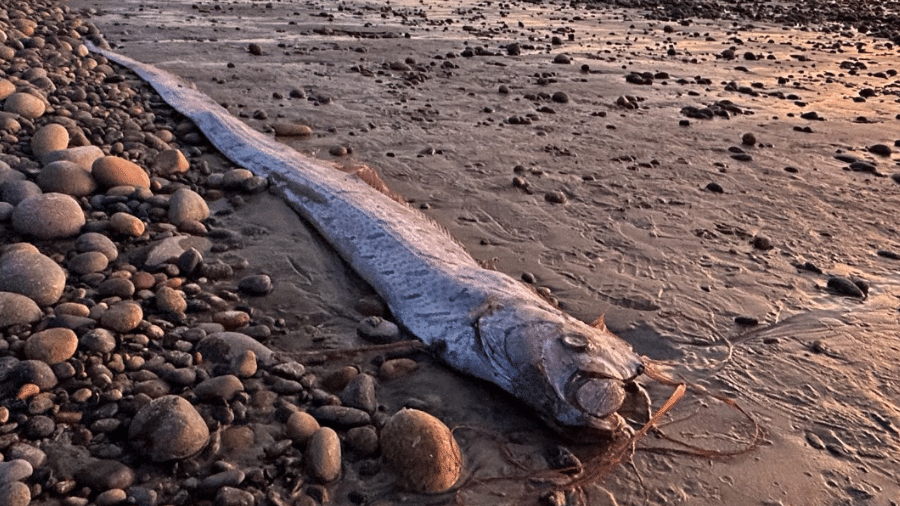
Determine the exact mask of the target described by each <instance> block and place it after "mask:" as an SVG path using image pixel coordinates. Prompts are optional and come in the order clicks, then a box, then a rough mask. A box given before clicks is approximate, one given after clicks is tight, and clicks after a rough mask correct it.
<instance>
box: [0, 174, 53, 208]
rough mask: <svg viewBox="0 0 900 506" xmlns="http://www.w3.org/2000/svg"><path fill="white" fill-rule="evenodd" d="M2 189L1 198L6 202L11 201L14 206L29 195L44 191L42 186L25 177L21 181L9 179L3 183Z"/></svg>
mask: <svg viewBox="0 0 900 506" xmlns="http://www.w3.org/2000/svg"><path fill="white" fill-rule="evenodd" d="M2 190H3V191H2V193H0V199H2V200H3V201H4V202H9V203H10V204H12V205H14V206H17V205H19V202H22V201H23V200H25V199H27V198H28V197H34V196H36V195H40V194H42V193H43V192H42V191H41V187H40V186H38V185H37V184H35V183H33V182H31V181H28V180H24V179H23V180H19V181H9V182H7V183H5V184H4V185H3V188H2Z"/></svg>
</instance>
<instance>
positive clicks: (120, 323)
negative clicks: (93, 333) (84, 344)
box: [100, 300, 144, 332]
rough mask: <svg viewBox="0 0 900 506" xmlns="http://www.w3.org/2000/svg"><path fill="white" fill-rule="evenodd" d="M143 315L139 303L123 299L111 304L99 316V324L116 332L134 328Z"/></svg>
mask: <svg viewBox="0 0 900 506" xmlns="http://www.w3.org/2000/svg"><path fill="white" fill-rule="evenodd" d="M143 317H144V311H143V310H142V309H141V306H140V304H138V303H136V302H132V301H127V300H123V301H120V302H117V303H115V304H113V305H112V306H111V307H110V308H109V309H107V310H106V312H104V313H103V315H102V316H101V317H100V324H101V325H103V326H104V327H106V328H108V329H110V330H114V331H116V332H128V331H130V330H134V329H135V328H136V327H137V326H138V325H139V324H140V323H141V319H142V318H143Z"/></svg>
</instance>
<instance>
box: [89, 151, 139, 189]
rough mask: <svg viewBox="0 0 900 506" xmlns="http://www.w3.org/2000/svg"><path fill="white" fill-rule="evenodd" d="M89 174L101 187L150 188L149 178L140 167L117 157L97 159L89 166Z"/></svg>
mask: <svg viewBox="0 0 900 506" xmlns="http://www.w3.org/2000/svg"><path fill="white" fill-rule="evenodd" d="M91 174H93V175H94V179H96V180H97V182H98V183H100V184H101V185H102V186H105V187H108V188H112V187H114V186H137V187H141V188H150V176H149V175H148V174H147V171H145V170H144V169H142V168H141V167H140V166H138V165H137V164H135V163H134V162H131V161H129V160H126V159H124V158H119V157H118V156H104V157H102V158H98V159H97V160H95V161H94V163H93V165H91Z"/></svg>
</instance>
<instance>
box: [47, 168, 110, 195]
mask: <svg viewBox="0 0 900 506" xmlns="http://www.w3.org/2000/svg"><path fill="white" fill-rule="evenodd" d="M36 180H37V184H38V186H39V187H40V188H41V190H43V191H45V192H57V193H64V194H66V195H71V196H73V197H86V196H88V195H91V194H93V193H94V191H96V190H97V182H96V181H94V176H92V175H91V173H90V172H88V171H86V170H84V169H82V168H81V166H79V165H78V164H76V163H75V162H69V161H66V160H60V161H58V162H53V163H51V164H49V165H47V166H45V167H44V168H43V169H41V172H40V173H38V176H37V179H36Z"/></svg>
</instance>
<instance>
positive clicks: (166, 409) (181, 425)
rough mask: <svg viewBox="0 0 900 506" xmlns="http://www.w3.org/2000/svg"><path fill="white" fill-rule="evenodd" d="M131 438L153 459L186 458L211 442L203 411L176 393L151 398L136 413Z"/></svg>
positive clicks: (154, 460)
mask: <svg viewBox="0 0 900 506" xmlns="http://www.w3.org/2000/svg"><path fill="white" fill-rule="evenodd" d="M128 439H129V440H131V443H132V445H134V446H135V447H136V448H137V450H138V451H140V452H142V454H143V455H144V456H146V457H149V458H150V460H152V461H153V462H166V461H169V460H177V459H184V458H187V457H190V456H191V455H194V454H195V453H197V452H199V451H200V450H202V449H203V447H204V446H206V443H207V442H208V441H209V429H208V428H207V427H206V422H204V421H203V417H202V416H200V413H198V412H197V410H196V409H195V408H194V406H192V405H191V403H190V402H188V401H186V400H184V399H183V398H181V397H178V396H177V395H166V396H163V397H160V398H158V399H154V400H152V401H150V402H149V403H148V404H147V405H146V406H144V407H143V408H141V410H140V411H138V412H137V414H136V415H135V416H134V419H133V420H132V421H131V426H129V428H128Z"/></svg>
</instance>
